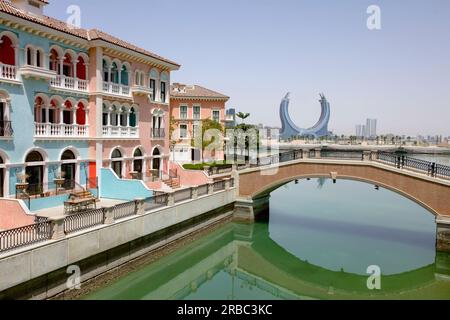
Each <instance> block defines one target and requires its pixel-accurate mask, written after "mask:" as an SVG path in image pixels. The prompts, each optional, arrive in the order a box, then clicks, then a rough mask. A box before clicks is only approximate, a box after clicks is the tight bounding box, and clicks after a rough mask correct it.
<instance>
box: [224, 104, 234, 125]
mask: <svg viewBox="0 0 450 320" xmlns="http://www.w3.org/2000/svg"><path fill="white" fill-rule="evenodd" d="M225 121H226V126H227V128H233V127H235V126H236V109H235V108H230V109H227V110H226V116H225Z"/></svg>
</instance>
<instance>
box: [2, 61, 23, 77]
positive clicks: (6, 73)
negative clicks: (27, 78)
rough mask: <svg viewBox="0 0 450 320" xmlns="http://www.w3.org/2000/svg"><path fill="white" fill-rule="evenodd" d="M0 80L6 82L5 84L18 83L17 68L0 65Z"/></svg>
mask: <svg viewBox="0 0 450 320" xmlns="http://www.w3.org/2000/svg"><path fill="white" fill-rule="evenodd" d="M0 80H6V82H20V79H19V75H18V72H17V67H16V66H12V65H9V64H2V63H0Z"/></svg>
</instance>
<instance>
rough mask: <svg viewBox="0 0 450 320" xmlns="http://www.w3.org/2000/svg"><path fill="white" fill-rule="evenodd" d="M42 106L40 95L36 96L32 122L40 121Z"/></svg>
mask: <svg viewBox="0 0 450 320" xmlns="http://www.w3.org/2000/svg"><path fill="white" fill-rule="evenodd" d="M43 107H44V101H43V100H42V98H41V97H36V99H35V100H34V122H36V123H40V122H43V121H42V109H43Z"/></svg>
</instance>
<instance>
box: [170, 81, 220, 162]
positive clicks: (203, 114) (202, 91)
mask: <svg viewBox="0 0 450 320" xmlns="http://www.w3.org/2000/svg"><path fill="white" fill-rule="evenodd" d="M228 100H229V97H228V96H226V95H224V94H221V93H218V92H216V91H213V90H210V89H207V88H204V87H202V86H199V85H184V84H180V83H174V84H172V86H171V89H170V116H171V118H172V120H173V123H174V124H173V127H174V129H175V130H174V131H173V137H171V139H172V141H175V140H176V141H177V142H178V143H177V144H176V145H175V146H174V147H173V148H172V151H171V159H172V160H174V161H176V162H192V161H198V160H200V159H199V158H200V153H199V151H198V150H197V149H196V148H193V147H192V146H191V140H192V138H193V137H194V133H195V131H196V126H200V125H201V123H202V121H204V120H206V119H211V120H213V121H216V122H218V123H220V124H221V125H222V126H223V127H225V104H226V102H227V101H228ZM203 158H204V160H205V159H207V160H222V159H223V151H220V150H218V151H216V152H214V154H209V153H208V152H207V153H204V154H203Z"/></svg>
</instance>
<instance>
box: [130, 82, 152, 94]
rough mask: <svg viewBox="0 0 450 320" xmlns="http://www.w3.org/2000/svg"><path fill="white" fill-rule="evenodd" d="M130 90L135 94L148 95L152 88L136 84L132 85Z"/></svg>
mask: <svg viewBox="0 0 450 320" xmlns="http://www.w3.org/2000/svg"><path fill="white" fill-rule="evenodd" d="M131 92H132V93H133V94H134V95H137V96H148V95H152V94H153V91H152V89H150V88H147V87H144V86H138V85H134V86H132V87H131Z"/></svg>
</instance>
